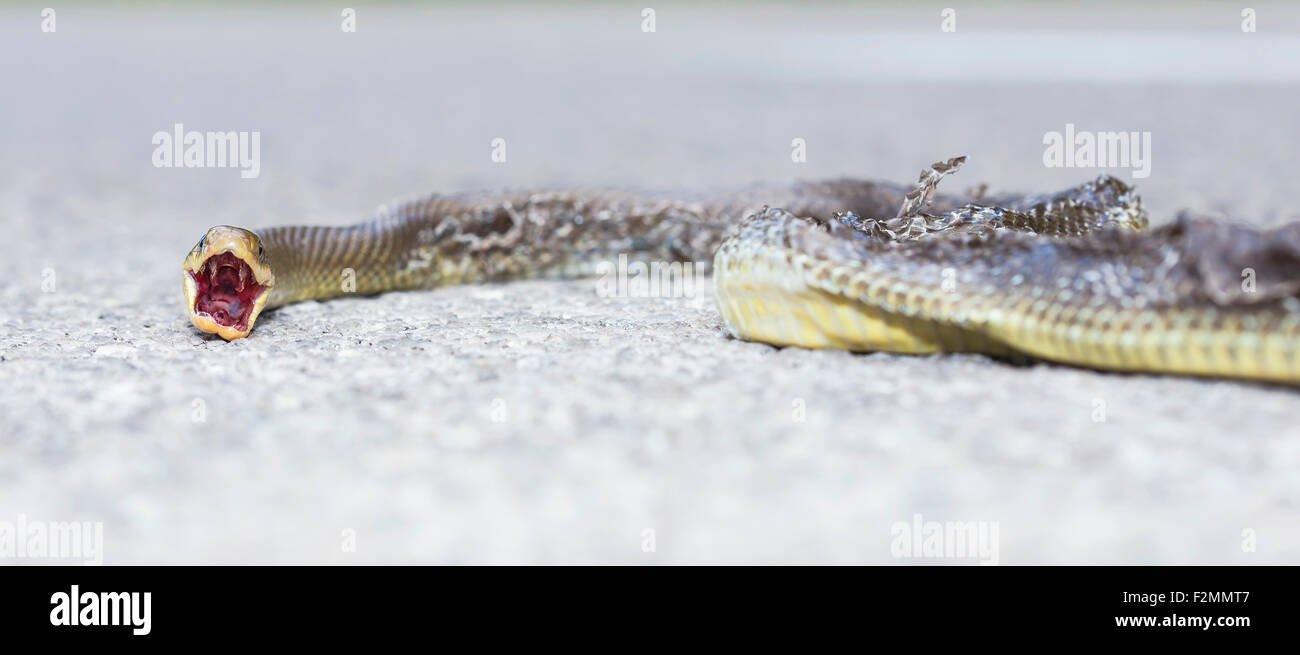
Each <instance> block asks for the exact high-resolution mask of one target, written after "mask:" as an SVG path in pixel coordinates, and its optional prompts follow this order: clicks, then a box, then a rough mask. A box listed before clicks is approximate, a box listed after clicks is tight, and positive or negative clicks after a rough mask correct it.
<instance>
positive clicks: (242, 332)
mask: <svg viewBox="0 0 1300 655" xmlns="http://www.w3.org/2000/svg"><path fill="white" fill-rule="evenodd" d="M187 286H188V283H187ZM187 296H188V289H187ZM270 296H271V290H270V289H269V288H268V289H267V290H266V291H264V292H262V294H261V295H260V296H258V297H257V299H256V300H254V301H253V302H254V304H253V309H252V311H250V312H249V314H248V320H247V322H246V323H243V324H239V325H222V324H221V323H219V322H217V320H216V319H215V318H213V317H212V316H211V315H209V314H207V313H204V312H200V311H196V310H195V309H194V301H193V300H190V301H189V314H190V322H191V323H193V324H194V327H196V328H198V329H200V330H202V331H204V332H207V333H209V334H215V335H217V336H219V337H221V338H222V339H225V340H226V341H234V340H235V339H243V338H244V337H246V336H248V335H249V333H251V332H252V331H253V324H254V323H256V322H257V317H258V316H259V315H260V314H261V313H262V307H263V306H265V305H266V299H267V298H269V297H270Z"/></svg>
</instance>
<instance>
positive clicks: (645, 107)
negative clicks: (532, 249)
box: [0, 3, 1300, 564]
mask: <svg viewBox="0 0 1300 655" xmlns="http://www.w3.org/2000/svg"><path fill="white" fill-rule="evenodd" d="M1171 7H1172V5H1171ZM1230 9H1231V11H1227V12H1226V14H1224V15H1222V16H1219V15H1217V14H1215V13H1214V12H1209V11H1198V10H1197V9H1196V8H1189V9H1186V10H1177V11H1176V10H1174V9H1170V8H1164V9H1153V10H1143V11H1144V12H1145V13H1131V11H1132V10H1128V9H1125V8H1124V6H1123V5H1119V4H1117V5H1114V6H1113V7H1112V8H1111V9H1109V10H1108V11H1110V12H1112V13H1111V14H1104V15H1102V14H1098V13H1097V12H1093V11H1088V10H1084V9H1071V10H1058V12H1059V13H1043V12H1044V11H1046V10H1042V9H1038V10H1032V11H1031V10H1028V9H1023V8H1015V9H1002V10H985V11H977V10H971V11H965V10H963V13H962V14H960V15H959V21H960V22H959V31H958V33H956V34H950V35H941V34H940V33H939V32H938V23H939V8H938V7H937V6H936V7H934V8H931V7H929V6H928V5H927V6H924V7H920V8H915V9H911V8H908V7H901V8H887V7H886V8H880V7H875V8H872V7H867V8H854V7H849V6H847V5H841V4H838V3H837V4H833V5H828V6H827V7H824V8H812V9H806V10H804V11H796V10H793V9H781V8H776V7H764V8H762V9H754V8H741V7H740V6H733V5H724V6H720V7H716V8H711V9H700V8H688V7H686V6H676V5H664V6H663V7H662V8H659V11H658V15H657V31H656V32H655V33H653V34H646V33H643V32H641V30H640V23H641V18H640V11H639V6H638V7H637V8H635V9H633V8H629V9H617V8H613V9H594V8H581V7H561V8H553V9H543V8H537V7H527V6H515V5H503V6H500V7H496V8H490V9H484V8H480V9H474V10H468V9H458V8H451V7H445V8H444V7H435V8H432V9H425V10H418V11H417V10H414V9H411V8H409V7H406V6H400V7H384V6H380V7H372V8H368V9H367V8H361V9H360V12H359V16H358V31H357V32H356V33H355V34H344V33H342V32H341V31H340V30H339V25H338V21H339V18H338V14H337V12H336V11H335V10H333V9H330V10H319V11H318V10H313V9H311V8H309V7H302V8H293V9H288V10H282V11H280V12H279V13H268V12H257V11H252V10H240V11H237V12H234V13H215V12H213V11H210V10H194V9H181V8H169V7H161V8H149V7H142V6H135V8H133V9H128V10H123V11H121V12H116V13H114V12H106V11H105V10H104V9H98V10H95V11H91V10H90V9H88V8H79V7H78V6H69V7H67V8H65V9H60V10H59V13H58V31H57V33H55V34H42V33H41V32H40V31H39V20H38V18H37V17H36V14H35V13H32V12H26V11H25V10H16V9H12V8H10V9H7V10H5V13H4V14H3V15H0V30H2V32H3V40H4V41H5V42H6V43H5V48H6V55H5V56H4V57H0V72H2V73H3V75H2V77H3V79H5V80H6V82H5V85H6V88H5V96H6V101H5V103H4V109H3V115H4V117H5V120H3V121H0V143H3V144H4V149H5V153H4V157H3V158H0V217H2V220H3V225H4V234H5V238H4V240H3V246H2V248H3V256H0V386H2V388H3V389H4V392H3V394H2V395H0V521H11V522H12V521H14V520H15V517H16V516H17V515H19V514H22V515H24V516H26V517H27V518H28V519H29V520H49V521H73V520H85V521H102V522H103V524H104V537H105V543H104V559H105V561H106V562H107V563H131V562H140V563H181V562H185V563H244V562H252V563H274V562H302V563H320V562H323V563H368V562H420V563H480V562H506V563H555V562H594V563H702V562H742V563H759V562H798V563H816V562H843V563H906V562H909V561H914V560H902V559H895V558H894V557H893V556H892V555H891V549H890V544H891V527H892V526H893V524H894V523H895V522H897V521H911V520H912V518H913V517H914V515H917V514H920V515H922V517H923V518H924V520H927V521H928V520H935V521H990V522H997V524H998V526H999V554H998V559H999V561H1000V562H1001V563H1003V564H1006V563H1228V564H1253V563H1275V562H1291V563H1294V562H1296V561H1298V560H1300V522H1298V521H1297V516H1298V514H1297V510H1298V509H1300V508H1298V507H1297V502H1298V501H1300V476H1297V475H1296V470H1297V467H1298V466H1300V430H1298V429H1297V428H1296V416H1297V413H1298V412H1300V394H1298V393H1297V392H1296V391H1294V390H1290V389H1286V388H1279V387H1270V386H1263V385H1253V384H1244V383H1236V382H1223V381H1214V380H1196V379H1178V378H1165V377H1159V376H1145V375H1116V374H1103V373H1097V372H1092V371H1087V370H1080V369H1073V368H1068V367H1062V366H1052V365H1034V366H1016V365H1010V364H1005V363H1000V362H995V361H992V360H989V359H986V358H984V357H979V356H935V357H908V356H895V355H889V354H866V355H855V354H849V353H845V352H814V351H806V350H799V349H784V350H780V349H775V348H771V347H768V346H764V345H759V344H752V343H742V342H737V341H734V340H730V339H728V338H727V337H726V336H725V335H724V333H723V331H722V327H721V320H720V317H719V315H718V313H717V311H716V310H715V309H714V307H713V304H712V299H711V297H710V294H709V293H708V289H707V288H705V289H704V290H703V291H704V293H702V294H700V295H699V296H697V297H692V298H605V297H601V296H600V295H598V294H597V293H596V285H595V283H594V282H593V281H591V280H577V281H562V282H553V281H526V282H520V283H515V284H504V285H493V286H482V287H464V288H447V289H441V290H437V291H433V292H420V293H408V294H391V295H387V296H383V297H378V298H348V299H343V300H338V301H332V302H327V303H305V304H301V305H296V306H291V307H288V308H285V309H283V310H280V311H276V312H274V313H272V314H268V315H267V316H265V317H264V318H263V319H262V320H261V321H259V323H258V325H257V329H256V331H255V332H254V334H253V336H252V337H251V338H248V339H244V340H241V341H238V342H233V343H225V342H223V341H220V340H214V339H211V338H207V337H205V336H201V335H199V334H197V333H196V332H195V331H194V330H193V329H192V328H191V327H190V325H189V322H188V321H187V319H186V317H185V313H184V310H183V307H182V301H181V289H180V286H181V285H180V276H179V268H180V263H181V259H182V258H183V256H184V255H185V253H186V252H187V251H188V250H189V248H190V247H191V246H192V245H193V243H194V241H196V240H197V239H198V237H199V236H200V235H201V234H202V233H203V231H204V230H205V229H206V228H207V227H208V226H210V225H213V224H219V223H231V224H236V225H244V226H248V227H252V228H257V227H261V226H268V225H275V224H282V223H289V222H319V223H324V224H346V223H349V222H352V221H355V220H358V219H360V218H363V217H365V216H366V215H368V214H369V212H370V211H371V210H373V208H374V207H375V206H377V205H378V204H379V203H381V202H384V201H387V200H389V199H392V198H394V197H400V196H402V195H405V194H410V193H421V192H428V191H434V190H448V191H457V190H472V189H494V188H504V187H513V188H525V187H543V186H562V185H583V186H590V185H612V186H634V187H652V188H674V187H693V186H717V185H736V184H744V183H748V182H753V181H757V180H768V181H780V180H784V179H794V178H804V179H814V178H821V177H832V176H839V175H856V176H862V177H872V178H886V179H893V180H898V181H909V180H911V179H913V178H914V177H915V175H916V173H917V172H918V171H919V170H920V169H921V168H922V167H923V166H925V165H927V164H929V163H930V162H932V161H935V160H937V159H940V158H943V157H949V156H953V155H958V154H966V155H969V156H970V162H969V163H968V164H967V166H966V167H965V168H964V169H963V170H962V171H961V172H960V173H959V174H958V175H957V177H956V178H954V179H953V180H952V181H951V182H950V183H949V184H950V186H951V187H953V189H955V190H959V189H961V188H965V186H975V185H976V184H978V183H980V182H987V183H989V184H990V186H991V187H992V188H993V189H997V190H1025V191H1052V190H1057V189H1060V188H1064V187H1067V186H1070V185H1073V184H1076V183H1078V182H1081V181H1083V180H1086V179H1088V178H1090V177H1093V176H1094V175H1095V174H1096V173H1097V172H1098V171H1091V170H1071V169H1048V168H1045V167H1044V166H1043V165H1042V150H1043V145H1042V138H1043V134H1044V133H1045V132H1047V131H1051V130H1062V129H1063V128H1064V125H1065V124H1066V123H1074V124H1076V125H1077V126H1078V127H1079V129H1089V130H1139V131H1141V130H1149V131H1151V132H1152V135H1153V144H1154V145H1153V148H1154V150H1153V156H1154V161H1153V165H1152V174H1151V177H1150V178H1147V179H1144V180H1138V181H1137V182H1138V184H1139V188H1140V190H1141V192H1142V194H1143V196H1144V198H1145V200H1146V203H1147V206H1148V207H1149V208H1150V209H1151V210H1152V216H1153V220H1154V221H1155V222H1156V223H1160V222H1163V221H1167V220H1169V219H1170V218H1171V217H1172V215H1173V213H1174V211H1175V210H1176V209H1178V208H1183V207H1186V208H1190V209H1194V210H1198V211H1203V212H1208V213H1211V214H1215V215H1231V216H1233V217H1235V218H1239V219H1241V220H1245V221H1250V222H1253V223H1256V224H1261V225H1268V224H1276V223H1279V222H1282V221H1286V220H1293V219H1296V218H1300V210H1297V209H1296V201H1295V198H1296V189H1295V185H1294V184H1293V183H1292V181H1291V180H1290V176H1291V173H1292V172H1293V169H1294V164H1295V156H1296V155H1295V153H1296V151H1297V143H1298V139H1297V133H1296V128H1295V116H1296V115H1297V113H1298V111H1297V110H1300V90H1298V89H1297V87H1296V86H1295V80H1294V79H1290V78H1289V77H1287V75H1288V73H1286V71H1285V70H1284V71H1283V72H1281V73H1277V75H1278V79H1276V80H1273V81H1272V82H1270V81H1269V79H1262V80H1261V79H1260V77H1261V76H1263V77H1264V78H1267V77H1268V75H1271V74H1272V73H1269V72H1267V69H1264V72H1261V71H1260V70H1258V69H1257V68H1255V67H1242V68H1241V71H1242V72H1241V74H1242V79H1243V80H1245V81H1241V82H1234V81H1233V78H1231V75H1230V74H1229V73H1231V71H1229V73H1224V74H1223V75H1227V76H1228V77H1226V78H1222V79H1220V78H1216V79H1213V80H1209V81H1206V82H1205V83H1198V82H1195V81H1190V82H1189V81H1188V80H1185V79H1183V80H1179V79H1175V78H1177V77H1178V75H1179V73H1178V72H1177V71H1175V72H1174V73H1170V72H1168V71H1164V72H1161V71H1160V70H1156V71H1155V72H1153V73H1151V76H1152V77H1151V79H1150V80H1147V81H1145V82H1144V81H1142V80H1141V79H1127V78H1124V79H1112V78H1111V77H1107V75H1102V74H1100V73H1098V75H1099V77H1098V78H1097V79H1092V78H1091V77H1090V75H1092V73H1090V72H1089V71H1088V70H1086V67H1083V66H1081V65H1077V64H1076V66H1075V69H1074V70H1075V74H1074V77H1071V76H1070V75H1065V76H1064V79H1062V80H1056V81H1054V80H1050V79H1041V74H1030V73H1026V78H1025V80H1024V81H1022V82H1008V81H1005V80H1004V79H1001V78H1004V77H1006V75H1007V74H1008V73H1007V71H1006V70H1004V69H999V70H998V71H997V72H998V75H992V73H991V72H990V73H989V75H983V74H981V72H980V68H979V67H980V65H981V64H980V61H982V60H981V57H982V56H983V55H981V54H980V51H979V50H978V49H976V50H974V51H971V50H964V49H963V43H970V41H960V39H975V40H976V41H974V42H977V43H986V42H987V39H988V38H989V37H988V36H987V34H988V33H992V34H995V35H996V34H1010V35H1011V36H1015V35H1017V34H1019V35H1021V36H1023V35H1030V36H1033V35H1035V34H1047V33H1057V32H1059V31H1060V30H1061V27H1060V26H1061V25H1062V24H1070V23H1069V21H1080V24H1081V25H1083V27H1080V28H1079V31H1078V33H1077V34H1076V35H1075V38H1082V39H1085V40H1086V39H1087V38H1090V37H1089V36H1088V35H1090V34H1098V33H1100V32H1099V31H1104V30H1105V29H1106V26H1107V25H1111V26H1113V25H1116V24H1122V25H1125V26H1126V29H1129V30H1135V31H1136V33H1138V34H1142V33H1143V32H1142V29H1144V28H1143V27H1142V26H1147V27H1148V28H1149V29H1150V33H1151V34H1179V35H1187V38H1190V39H1193V40H1195V39H1205V40H1207V42H1211V44H1212V45H1213V44H1218V45H1214V48H1218V50H1216V51H1218V52H1223V51H1225V50H1224V49H1225V48H1227V49H1228V50H1227V52H1229V54H1231V52H1235V51H1234V50H1232V49H1233V48H1236V47H1237V46H1235V45H1233V44H1234V43H1237V42H1236V41H1230V39H1241V40H1242V41H1241V43H1243V44H1244V43H1254V42H1250V41H1247V40H1248V39H1250V38H1253V37H1261V38H1263V37H1268V38H1272V39H1282V40H1285V39H1287V38H1291V39H1294V38H1296V36H1297V35H1296V34H1295V33H1294V32H1293V33H1286V31H1285V30H1286V29H1287V28H1284V27H1279V26H1278V25H1279V23H1278V22H1277V21H1283V19H1286V20H1285V21H1283V22H1284V23H1285V24H1289V25H1291V26H1292V28H1290V29H1293V30H1294V29H1296V28H1295V27H1294V26H1296V25H1300V21H1297V20H1295V14H1296V12H1295V10H1292V9H1286V8H1284V7H1280V6H1278V7H1269V8H1261V9H1259V12H1260V16H1261V17H1265V16H1267V17H1269V20H1270V21H1273V22H1270V23H1268V25H1270V33H1269V34H1264V33H1263V32H1264V30H1263V28H1261V33H1260V34H1256V35H1249V34H1243V33H1241V32H1240V30H1239V27H1238V23H1239V21H1240V18H1238V17H1237V9H1235V8H1230ZM1266 9H1267V10H1268V12H1271V13H1266ZM1124 12H1130V13H1124ZM29 14H31V15H29ZM1288 17H1289V18H1288ZM1261 20H1263V18H1261ZM1062 21H1065V22H1064V23H1063V22H1062ZM1088 21H1091V22H1088ZM1262 24H1263V23H1262ZM1045 30H1056V31H1057V32H1045ZM981 34H985V36H984V37H981V36H980V35H981ZM899 35H903V36H908V35H911V37H910V38H912V39H929V41H915V42H916V43H922V44H926V45H925V48H926V49H927V50H934V51H936V52H940V53H941V54H942V53H944V52H947V53H948V54H950V55H952V57H950V59H951V61H952V62H953V63H952V64H951V66H952V67H953V68H952V70H950V71H949V70H948V69H947V68H945V67H942V66H939V67H933V68H927V69H926V70H925V71H922V72H920V73H918V75H917V78H918V79H917V80H915V81H909V79H905V78H907V77H908V76H907V75H901V76H900V75H898V74H897V71H894V70H887V66H884V65H881V66H876V67H873V66H872V65H871V63H872V62H871V60H870V59H869V58H868V59H866V60H863V59H861V58H859V59H857V60H855V61H856V63H854V64H853V65H847V64H846V65H845V66H843V67H841V66H840V64H841V62H840V61H839V60H838V59H837V58H839V57H842V56H843V54H844V53H845V52H854V47H855V46H854V44H871V43H875V42H876V40H879V39H891V38H892V39H899V38H900V36H899ZM1080 35H1082V36H1080ZM945 37H946V38H948V39H949V40H948V41H943V40H942V39H943V38H945ZM980 38H984V39H985V41H979V39H980ZM1180 38H1181V37H1180ZM909 42H913V41H909ZM1225 44H1226V45H1225ZM863 47H866V46H865V45H864V46H863ZM1243 47H1248V46H1243ZM945 48H946V49H947V50H944V49H945ZM1211 50H1213V48H1211ZM882 56H883V55H882ZM1054 56H1059V54H1058V55H1054ZM1150 56H1152V53H1151V52H1150V51H1149V50H1142V49H1140V48H1139V49H1138V50H1136V51H1135V54H1134V55H1133V56H1132V57H1131V60H1132V62H1133V64H1132V66H1131V67H1125V68H1124V70H1123V71H1120V70H1119V69H1118V68H1117V69H1116V71H1119V72H1123V73H1124V74H1125V75H1128V76H1129V77H1134V78H1140V77H1141V75H1143V74H1144V73H1143V72H1142V71H1143V70H1145V68H1144V67H1143V62H1144V61H1148V60H1145V59H1143V57H1150ZM1085 59H1086V58H1085ZM891 61H892V60H891ZM1028 65H1029V64H1026V66H1028ZM1183 66H1184V67H1185V68H1191V69H1195V68H1196V67H1197V63H1196V62H1195V61H1192V62H1184V63H1183ZM1157 68H1158V67H1157ZM1210 68H1212V67H1211V66H1209V65H1208V64H1207V65H1206V69H1207V70H1209V69H1210ZM990 70H991V69H990ZM873 71H874V72H873ZM945 71H948V72H946V73H945ZM1080 71H1082V72H1080ZM823 72H824V73H825V74H821V73H823ZM1094 72H1095V71H1094ZM1102 72H1103V73H1104V72H1105V71H1102ZM1184 72H1185V71H1184ZM945 74H946V75H948V78H944V75H945ZM1036 75H1037V76H1036ZM999 76H1000V77H999ZM1221 77H1222V76H1221ZM175 123H183V124H184V125H185V126H186V129H196V130H258V131H260V132H261V134H262V153H261V157H262V162H261V170H262V173H261V176H260V177H258V178H256V179H251V180H244V179H240V177H239V175H238V173H237V172H236V171H234V170H230V169H158V168H154V167H153V166H152V165H151V163H150V153H151V151H152V144H151V143H150V138H151V136H152V135H153V133H154V132H156V131H160V130H170V129H171V128H172V126H173V125H174V124H175ZM497 137H501V138H504V139H506V142H507V148H508V150H507V152H508V160H507V162H506V163H503V164H494V163H492V161H491V159H490V143H491V141H492V139H494V138H497ZM793 138H803V139H805V140H806V142H807V149H808V161H807V163H804V164H794V163H792V162H791V160H790V143H791V140H792V139H793ZM1270 171H1271V172H1270ZM1119 173H1120V174H1121V175H1123V174H1125V172H1124V171H1120V172H1119ZM51 281H52V282H53V288H52V289H50V292H46V291H43V288H42V285H43V283H44V284H45V285H46V287H47V288H48V286H49V283H50V282H51ZM1103 405H1104V407H1103ZM1099 408H1101V409H1103V410H1104V421H1097V420H1095V419H1096V418H1098V417H1099V416H1100V414H1099V413H1098V409H1099ZM800 415H802V416H803V417H804V419H805V420H803V421H802V422H800V421H798V420H796V419H797V418H799V417H800ZM196 418H201V419H202V420H201V421H198V420H196ZM647 529H651V530H654V540H653V541H654V549H653V552H646V549H645V548H643V545H645V544H646V543H647V539H646V538H645V537H644V535H645V534H646V533H645V530H647ZM348 530H352V531H355V532H354V533H348V534H355V539H356V541H355V543H356V549H355V552H345V551H346V549H345V548H344V545H345V538H344V534H345V531H348ZM1247 530H1249V531H1253V534H1254V543H1255V549H1254V550H1253V552H1252V551H1251V550H1250V549H1249V548H1247V549H1243V547H1242V546H1243V533H1244V531H1247ZM1245 534H1251V533H1245ZM952 561H953V560H944V561H941V562H940V563H948V562H952Z"/></svg>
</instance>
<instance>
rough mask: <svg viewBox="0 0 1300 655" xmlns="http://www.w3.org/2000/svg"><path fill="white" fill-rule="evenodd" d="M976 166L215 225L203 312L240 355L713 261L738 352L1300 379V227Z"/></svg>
mask: <svg viewBox="0 0 1300 655" xmlns="http://www.w3.org/2000/svg"><path fill="white" fill-rule="evenodd" d="M964 159H965V158H964V157H959V158H955V159H950V160H947V161H943V162H938V163H935V164H933V165H932V166H931V167H929V168H928V169H927V170H925V171H924V172H922V174H921V177H920V179H919V180H918V182H917V183H916V184H915V185H913V186H910V187H909V186H906V185H897V184H891V183H888V182H872V181H865V180H850V179H842V180H833V181H828V182H800V183H791V184H784V185H770V186H755V187H750V188H746V189H740V190H732V191H725V192H692V193H678V194H667V193H654V192H630V191H586V190H559V191H534V192H526V191H520V192H504V193H475V194H458V195H431V196H426V197H422V198H417V199H414V200H409V201H405V202H401V203H395V204H393V205H391V206H384V207H381V208H380V209H379V211H378V212H377V213H376V214H375V215H374V217H373V218H371V219H370V220H368V221H365V222H362V223H359V224H356V225H352V226H348V227H310V226H290V227H272V228H267V229H263V230H258V231H256V232H254V231H251V230H247V229H243V228H237V227H230V226H217V227H213V228H211V229H209V230H208V231H207V233H206V234H205V235H204V236H203V238H202V239H201V240H200V241H199V243H198V244H197V245H195V246H194V248H193V249H192V250H191V252H190V253H189V255H188V256H187V257H186V259H185V262H184V265H183V282H184V287H185V295H186V303H187V308H188V311H189V315H190V319H191V321H192V322H193V324H194V325H195V326H196V327H198V328H199V329H200V330H203V331H205V332H211V333H215V334H217V335H220V336H221V337H223V338H225V339H227V340H230V339H237V338H242V337H245V336H247V335H248V334H249V333H250V332H251V331H252V329H253V325H254V323H255V322H256V320H257V317H258V315H259V314H260V313H261V312H262V311H264V310H269V309H272V308H274V307H279V306H282V305H286V304H289V303H293V302H298V301H303V300H311V299H317V300H319V299H326V298H331V297H337V296H341V295H345V294H348V293H355V294H376V293H381V292H386V291H396V290H405V289H429V288H434V287H438V286H442V285H447V284H456V283H468V282H481V281H494V280H507V279H516V278H524V277H575V276H582V275H590V274H592V272H593V271H594V269H595V265H596V264H597V263H598V262H601V261H609V260H612V259H614V258H617V257H618V256H619V255H626V256H628V257H629V258H632V259H637V260H641V261H660V262H675V261H695V262H711V267H712V270H713V276H714V285H713V289H714V299H715V302H716V305H717V307H718V310H719V311H720V312H721V314H722V318H723V323H724V324H725V326H726V329H727V331H728V332H730V334H731V335H733V336H735V337H737V338H740V339H746V340H753V341H761V342H766V343H769V344H774V345H779V346H802V347H808V348H840V349H847V350H853V351H891V352H899V353H935V352H976V353H985V354H989V355H993V356H1003V357H1009V358H1014V359H1020V358H1026V359H1040V360H1049V361H1054V362H1060V363H1066V364H1073V365H1077V366H1084V367H1091V368H1096V369H1108V370H1120V371H1147V372H1157V373H1170V374H1188V375H1203V376H1219V377H1234V378H1246V379H1258V380H1269V381H1275V382H1284V383H1291V384H1294V383H1297V382H1300V352H1297V349H1298V346H1300V223H1293V224H1290V225H1287V226H1283V227H1279V228H1275V229H1272V230H1258V229H1253V228H1249V227H1243V226H1238V225H1233V224H1228V223H1221V222H1216V221H1213V220H1209V219H1205V218H1198V217H1195V216H1191V215H1188V214H1186V213H1180V214H1179V215H1178V216H1177V217H1176V218H1175V219H1174V220H1173V221H1172V222H1170V223H1168V224H1165V225H1162V226H1160V227H1156V228H1153V229H1148V219H1147V213H1146V211H1145V210H1144V209H1143V207H1142V205H1141V201H1140V199H1139V198H1138V196H1137V195H1136V194H1135V193H1134V192H1133V189H1132V188H1130V187H1129V186H1127V185H1126V184H1124V183H1123V182H1122V181H1120V180H1118V179H1116V178H1113V177H1109V176H1104V175H1103V176H1100V177H1098V178H1097V179H1095V180H1093V181H1091V182H1088V183H1086V184H1083V185H1080V186H1077V187H1074V188H1071V189H1067V190H1065V191H1062V192H1059V193H1055V194H1050V195H1002V196H985V195H983V192H982V191H981V192H976V193H971V194H968V195H966V196H957V195H949V194H941V193H938V192H937V190H936V187H937V184H938V183H939V180H940V179H942V178H943V177H945V176H946V175H948V174H950V173H952V172H953V171H955V170H957V168H959V167H960V166H961V164H962V163H963V162H964Z"/></svg>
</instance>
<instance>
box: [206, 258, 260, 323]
mask: <svg viewBox="0 0 1300 655" xmlns="http://www.w3.org/2000/svg"><path fill="white" fill-rule="evenodd" d="M189 274H190V277H192V278H193V279H194V284H195V287H196V291H197V293H195V296H194V314H195V315H196V316H203V317H207V318H209V319H211V320H212V321H214V322H216V323H217V324H218V325H221V326H223V327H229V328H234V329H236V330H240V331H247V330H248V329H249V325H248V319H249V317H250V316H252V315H253V311H254V308H255V307H256V306H257V305H258V302H257V301H258V300H259V299H260V298H261V296H262V295H263V294H265V293H266V292H267V291H268V290H270V287H266V286H262V285H260V284H258V283H257V277H256V276H255V275H254V274H253V269H252V267H250V266H249V265H248V264H247V263H246V262H245V261H244V260H242V259H240V258H239V257H236V256H235V255H234V254H233V253H229V252H223V253H221V254H219V255H213V256H212V257H209V258H208V259H207V260H206V261H204V262H203V265H202V266H200V267H199V270H197V271H190V272H189Z"/></svg>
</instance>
